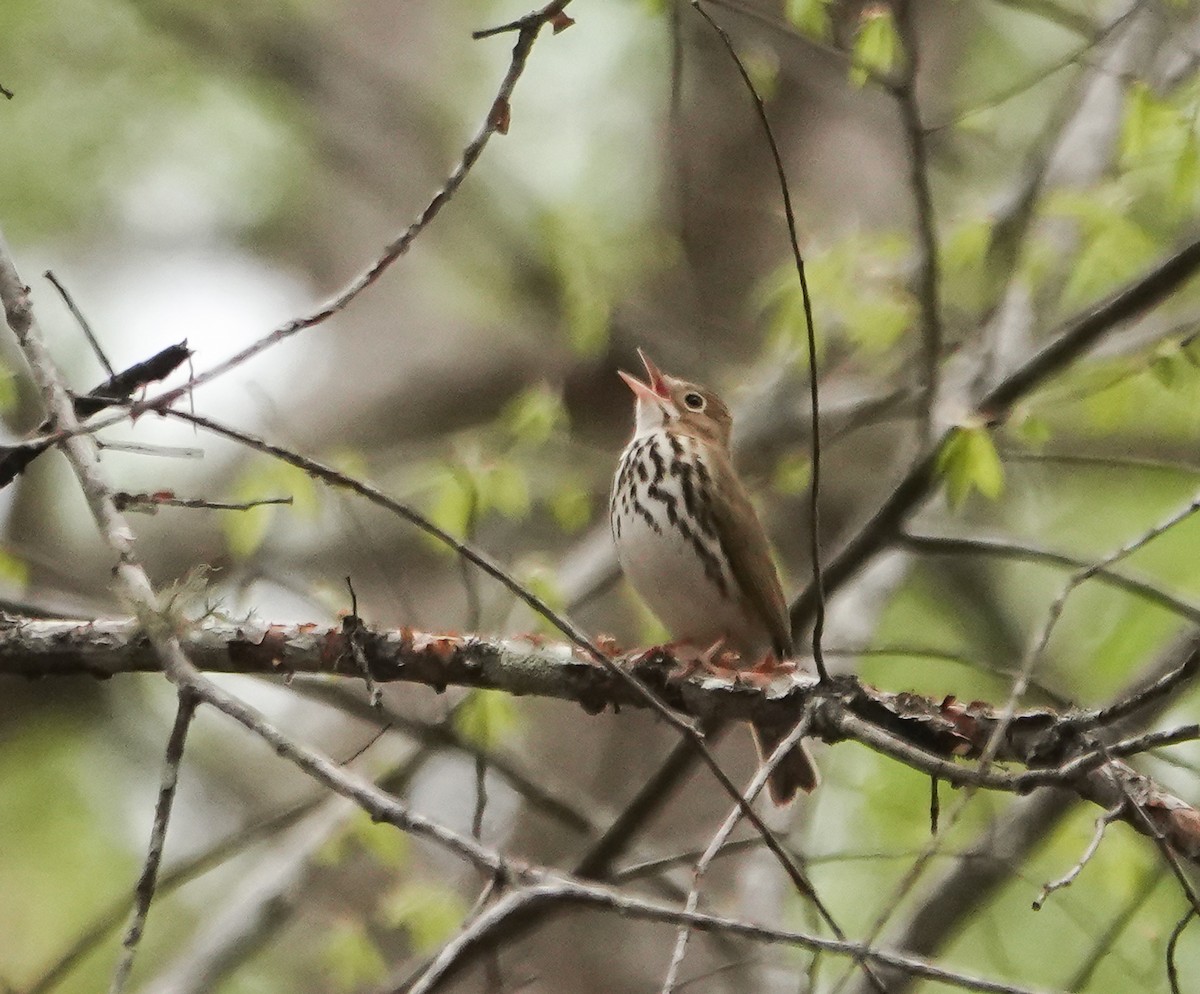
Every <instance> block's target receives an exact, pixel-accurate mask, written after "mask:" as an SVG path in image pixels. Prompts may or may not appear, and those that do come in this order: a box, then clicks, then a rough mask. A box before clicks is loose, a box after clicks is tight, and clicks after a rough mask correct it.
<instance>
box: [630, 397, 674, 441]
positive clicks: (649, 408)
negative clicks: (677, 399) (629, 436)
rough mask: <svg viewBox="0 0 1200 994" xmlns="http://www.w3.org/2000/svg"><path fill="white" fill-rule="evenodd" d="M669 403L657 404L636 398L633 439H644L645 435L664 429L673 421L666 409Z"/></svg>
mask: <svg viewBox="0 0 1200 994" xmlns="http://www.w3.org/2000/svg"><path fill="white" fill-rule="evenodd" d="M668 403H669V402H664V403H658V402H656V401H650V400H643V399H642V398H641V397H639V398H638V402H637V411H636V415H635V419H636V420H635V422H634V429H633V437H634V438H645V437H646V436H647V435H652V434H654V432H656V431H658V430H659V429H660V428H665V427H666V426H667V425H668V424H669V423H670V422H672V421H674V420H675V417H674V416H672V414H671V412H670V411H669V410H668V409H667V405H668Z"/></svg>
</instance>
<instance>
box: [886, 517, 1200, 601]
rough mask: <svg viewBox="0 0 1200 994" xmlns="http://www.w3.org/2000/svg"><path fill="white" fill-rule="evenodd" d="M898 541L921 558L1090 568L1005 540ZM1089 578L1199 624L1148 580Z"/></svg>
mask: <svg viewBox="0 0 1200 994" xmlns="http://www.w3.org/2000/svg"><path fill="white" fill-rule="evenodd" d="M899 540H900V543H901V544H902V545H903V546H904V547H905V548H908V549H912V550H913V551H914V552H920V553H923V554H925V555H951V556H955V555H984V556H995V557H998V558H1001V559H1019V560H1024V561H1026V562H1032V563H1044V564H1046V565H1047V566H1060V567H1065V568H1068V569H1086V568H1091V567H1092V566H1093V565H1094V564H1092V563H1089V562H1088V561H1087V560H1085V559H1081V558H1079V557H1078V556H1069V555H1067V554H1066V553H1062V552H1055V551H1053V550H1051V549H1043V548H1041V547H1040V546H1036V545H1031V544H1029V543H1025V542H1017V541H1015V540H1012V539H1008V538H1003V539H1001V538H993V537H975V538H968V537H965V536H962V537H953V538H952V537H950V536H946V535H914V534H912V533H911V532H903V533H901V534H900V536H899ZM1093 576H1094V577H1095V578H1096V580H1097V581H1098V582H1100V583H1104V584H1107V585H1108V586H1110V587H1116V588H1117V589H1119V590H1124V591H1125V592H1126V593H1129V594H1132V595H1134V596H1135V597H1140V598H1141V599H1142V600H1144V601H1146V602H1147V603H1150V604H1155V605H1157V606H1158V607H1161V608H1163V609H1165V610H1167V611H1170V612H1171V613H1172V614H1175V615H1178V616H1179V617H1181V618H1184V619H1185V620H1187V621H1190V622H1192V623H1193V624H1200V606H1197V605H1195V604H1192V603H1190V602H1188V601H1185V600H1181V599H1180V598H1178V597H1176V596H1175V595H1174V594H1172V593H1171V592H1170V591H1167V590H1164V589H1163V588H1161V587H1159V586H1156V585H1155V584H1153V583H1151V582H1149V581H1148V580H1141V579H1137V578H1136V577H1132V576H1130V575H1129V574H1127V573H1118V572H1117V571H1116V570H1111V569H1109V568H1107V567H1106V566H1100V567H1098V568H1096V569H1095V570H1094V572H1093Z"/></svg>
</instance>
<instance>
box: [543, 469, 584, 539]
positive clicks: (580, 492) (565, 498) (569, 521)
mask: <svg viewBox="0 0 1200 994" xmlns="http://www.w3.org/2000/svg"><path fill="white" fill-rule="evenodd" d="M549 507H550V513H551V514H552V515H553V516H554V520H555V521H556V522H557V523H558V527H559V528H561V529H562V530H563V531H565V532H567V533H571V532H577V531H579V529H581V528H583V527H584V526H585V525H586V524H587V523H588V522H589V521H591V520H592V495H591V494H590V493H589V492H588V489H587V487H585V486H583V485H582V484H581V483H579V482H578V481H568V482H566V483H563V484H561V485H560V486H559V487H558V489H557V490H555V492H554V493H553V494H552V495H551V496H550V500H549Z"/></svg>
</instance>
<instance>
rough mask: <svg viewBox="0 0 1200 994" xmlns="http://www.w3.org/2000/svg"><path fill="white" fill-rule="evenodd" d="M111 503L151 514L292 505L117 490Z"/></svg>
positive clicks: (288, 500) (267, 499) (270, 499)
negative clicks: (170, 509) (160, 510)
mask: <svg viewBox="0 0 1200 994" xmlns="http://www.w3.org/2000/svg"><path fill="white" fill-rule="evenodd" d="M113 503H114V504H116V506H117V510H118V511H145V512H147V513H150V514H153V513H154V512H155V511H157V510H158V508H160V507H186V508H192V509H194V510H200V511H249V510H251V509H252V508H255V507H268V506H271V505H276V504H287V505H290V504H291V503H292V498H291V497H262V498H260V499H258V500H247V501H235V502H228V501H217V500H206V499H205V498H203V497H176V496H175V495H174V494H172V493H170V492H169V491H158V492H157V493H152V494H145V493H142V494H131V493H126V492H125V491H124V490H118V491H116V493H114V494H113Z"/></svg>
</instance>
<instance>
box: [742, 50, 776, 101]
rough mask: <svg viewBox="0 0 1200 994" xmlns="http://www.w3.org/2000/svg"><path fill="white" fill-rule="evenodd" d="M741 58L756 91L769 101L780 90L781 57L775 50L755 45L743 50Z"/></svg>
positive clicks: (764, 99)
mask: <svg viewBox="0 0 1200 994" xmlns="http://www.w3.org/2000/svg"><path fill="white" fill-rule="evenodd" d="M740 58H741V60H742V65H743V66H745V68H746V75H747V76H749V77H750V82H751V84H753V86H754V90H755V92H756V93H757V94H758V95H759V97H761V98H762V100H763V101H764V102H766V101H769V100H770V99H771V98H772V97H774V96H775V94H776V93H777V92H778V90H779V57H778V56H777V55H776V54H775V50H774V49H771V48H765V47H763V46H760V45H755V46H752V47H749V48H747V49H746V50H745V51H744V52H742V53H741V55H740Z"/></svg>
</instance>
